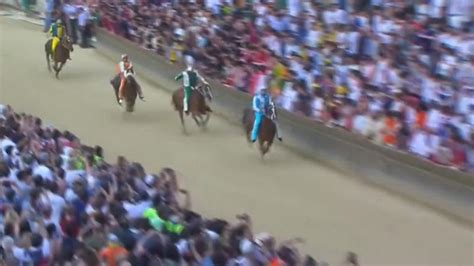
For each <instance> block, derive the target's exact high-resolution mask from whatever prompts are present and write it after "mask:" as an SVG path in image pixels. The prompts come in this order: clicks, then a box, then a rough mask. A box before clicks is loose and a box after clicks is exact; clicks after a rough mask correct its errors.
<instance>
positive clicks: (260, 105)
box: [250, 87, 282, 142]
mask: <svg viewBox="0 0 474 266" xmlns="http://www.w3.org/2000/svg"><path fill="white" fill-rule="evenodd" d="M274 106H275V105H274V103H273V101H272V98H271V97H270V94H269V93H268V89H267V88H265V87H264V88H262V89H261V90H260V91H259V92H258V93H255V95H254V96H253V99H252V109H253V111H254V117H255V120H254V123H253V128H252V133H251V136H250V139H251V140H252V142H255V141H256V140H257V136H258V131H259V128H260V124H261V123H262V119H263V116H265V115H266V114H267V110H269V109H270V108H274ZM272 120H273V122H274V123H275V125H276V131H277V136H278V139H279V140H280V141H282V138H281V136H280V130H279V126H278V124H277V121H276V119H273V118H272Z"/></svg>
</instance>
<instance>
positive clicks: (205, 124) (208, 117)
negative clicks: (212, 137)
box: [201, 113, 211, 128]
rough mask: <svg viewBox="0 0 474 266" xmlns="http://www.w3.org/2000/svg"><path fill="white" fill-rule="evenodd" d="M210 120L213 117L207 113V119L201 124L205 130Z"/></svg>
mask: <svg viewBox="0 0 474 266" xmlns="http://www.w3.org/2000/svg"><path fill="white" fill-rule="evenodd" d="M210 118H211V115H210V114H208V113H207V114H206V116H205V118H204V119H203V120H202V122H201V123H202V125H203V127H204V128H206V127H207V123H209V119H210Z"/></svg>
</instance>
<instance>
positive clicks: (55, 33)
mask: <svg viewBox="0 0 474 266" xmlns="http://www.w3.org/2000/svg"><path fill="white" fill-rule="evenodd" d="M49 34H50V36H51V38H52V41H51V54H52V55H53V58H54V53H55V51H56V47H58V44H59V41H61V38H62V37H63V34H64V26H63V24H62V22H61V20H60V19H58V20H57V21H56V22H55V23H53V24H52V25H51V28H50V29H49Z"/></svg>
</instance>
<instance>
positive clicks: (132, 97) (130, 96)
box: [110, 72, 140, 112]
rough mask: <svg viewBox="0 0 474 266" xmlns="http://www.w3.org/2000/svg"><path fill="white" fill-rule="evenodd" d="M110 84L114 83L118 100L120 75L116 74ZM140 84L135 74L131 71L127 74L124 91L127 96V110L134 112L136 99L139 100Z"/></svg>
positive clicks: (125, 96)
mask: <svg viewBox="0 0 474 266" xmlns="http://www.w3.org/2000/svg"><path fill="white" fill-rule="evenodd" d="M110 84H112V87H113V88H114V91H115V97H116V99H117V101H118V91H119V87H120V76H119V75H116V76H115V78H113V79H112V80H111V81H110ZM139 86H140V85H139V84H138V82H137V80H136V79H135V76H134V75H133V74H132V73H131V72H129V73H127V74H126V75H125V85H124V88H123V89H124V91H123V96H124V98H125V110H126V111H127V112H133V110H134V107H135V101H136V100H137V96H138V90H139Z"/></svg>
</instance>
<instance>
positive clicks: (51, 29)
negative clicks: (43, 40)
mask: <svg viewBox="0 0 474 266" xmlns="http://www.w3.org/2000/svg"><path fill="white" fill-rule="evenodd" d="M53 32H54V24H53V25H51V27H49V31H48V34H49V37H53Z"/></svg>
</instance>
